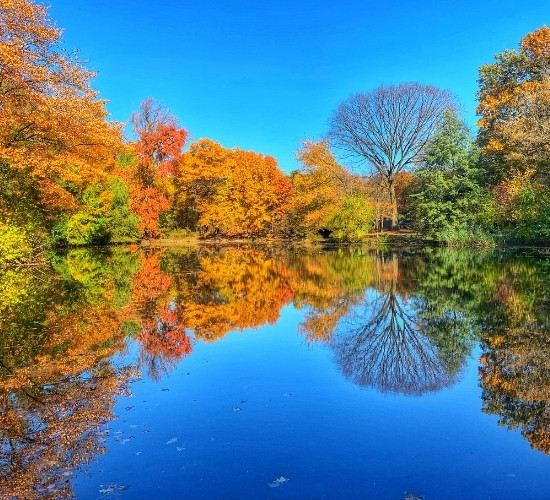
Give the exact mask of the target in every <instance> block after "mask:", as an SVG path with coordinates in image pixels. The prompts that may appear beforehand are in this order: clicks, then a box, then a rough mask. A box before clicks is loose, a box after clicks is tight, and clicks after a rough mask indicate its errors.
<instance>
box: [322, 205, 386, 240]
mask: <svg viewBox="0 0 550 500" xmlns="http://www.w3.org/2000/svg"><path fill="white" fill-rule="evenodd" d="M375 220H376V214H375V210H374V208H373V206H372V205H371V204H370V203H368V202H367V201H366V200H365V198H364V197H362V196H357V195H350V196H346V197H345V198H343V199H342V201H341V209H340V210H338V211H337V212H335V213H333V214H332V216H331V217H330V219H329V222H328V224H327V225H328V227H329V228H331V229H332V230H333V231H334V232H333V233H332V236H334V237H336V238H338V239H340V240H348V241H353V240H359V239H361V237H362V236H364V235H365V234H367V233H368V232H369V231H371V230H372V228H373V226H374V223H375Z"/></svg>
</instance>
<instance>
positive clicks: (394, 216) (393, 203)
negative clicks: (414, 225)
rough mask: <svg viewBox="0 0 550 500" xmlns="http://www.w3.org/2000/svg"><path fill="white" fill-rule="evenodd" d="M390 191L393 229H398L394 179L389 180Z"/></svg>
mask: <svg viewBox="0 0 550 500" xmlns="http://www.w3.org/2000/svg"><path fill="white" fill-rule="evenodd" d="M388 190H389V192H390V204H391V228H392V229H398V228H399V226H398V220H397V199H396V197H395V185H394V179H388Z"/></svg>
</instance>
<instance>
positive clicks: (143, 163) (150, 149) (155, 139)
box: [130, 99, 187, 237]
mask: <svg viewBox="0 0 550 500" xmlns="http://www.w3.org/2000/svg"><path fill="white" fill-rule="evenodd" d="M132 122H133V124H134V131H135V132H136V134H137V135H138V140H137V142H136V145H135V150H136V153H137V156H138V160H137V162H136V164H135V167H134V170H133V179H132V181H131V184H130V198H131V200H132V203H131V208H132V211H133V212H134V213H135V214H136V215H137V216H138V217H139V219H140V222H139V228H140V231H141V234H143V235H144V236H145V237H158V236H160V231H159V217H160V215H161V214H162V213H163V212H166V211H167V210H168V209H169V208H170V201H169V198H168V195H169V193H168V191H169V185H168V184H167V182H166V181H167V179H168V178H170V177H173V176H177V175H178V173H179V164H180V160H181V156H182V149H183V146H184V145H185V141H186V140H187V131H186V130H185V129H183V128H179V127H178V125H177V121H176V119H175V118H174V117H173V116H172V115H170V113H169V112H168V111H167V110H166V109H165V108H163V107H162V106H160V105H158V104H156V103H155V102H154V101H153V100H152V99H146V100H145V101H144V102H143V103H142V104H141V112H140V113H139V114H134V115H133V116H132Z"/></svg>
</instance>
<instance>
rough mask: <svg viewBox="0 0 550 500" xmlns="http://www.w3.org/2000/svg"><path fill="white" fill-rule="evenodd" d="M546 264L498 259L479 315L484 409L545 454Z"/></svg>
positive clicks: (548, 404) (549, 430) (548, 385)
mask: <svg viewBox="0 0 550 500" xmlns="http://www.w3.org/2000/svg"><path fill="white" fill-rule="evenodd" d="M547 271H548V268H547V264H546V262H544V264H543V265H542V266H541V265H539V266H536V267H535V266H531V265H529V264H528V263H527V262H526V261H524V260H519V259H513V260H508V261H506V262H503V263H502V265H501V266H499V268H498V273H497V274H496V275H495V280H494V283H495V289H496V295H495V297H494V300H493V301H491V302H490V303H487V304H485V307H484V308H483V311H482V313H481V315H480V322H481V325H482V328H483V335H482V346H483V355H482V357H481V360H480V361H481V366H480V369H479V373H480V380H481V387H482V389H483V395H482V398H483V410H484V411H485V412H487V413H492V414H496V415H498V416H499V417H500V419H499V424H500V425H503V426H505V427H508V428H509V429H520V430H521V433H522V434H523V436H524V437H525V438H526V439H527V440H528V441H529V443H530V444H531V446H532V447H534V448H537V449H539V450H541V451H543V452H545V453H550V354H549V353H550V310H549V309H548V292H549V288H548V285H549V284H548V278H547Z"/></svg>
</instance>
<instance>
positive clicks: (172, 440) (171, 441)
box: [166, 437, 178, 444]
mask: <svg viewBox="0 0 550 500" xmlns="http://www.w3.org/2000/svg"><path fill="white" fill-rule="evenodd" d="M177 440H178V438H177V437H176V438H172V439H169V440H168V441H166V444H172V443H175V442H176V441H177Z"/></svg>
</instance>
